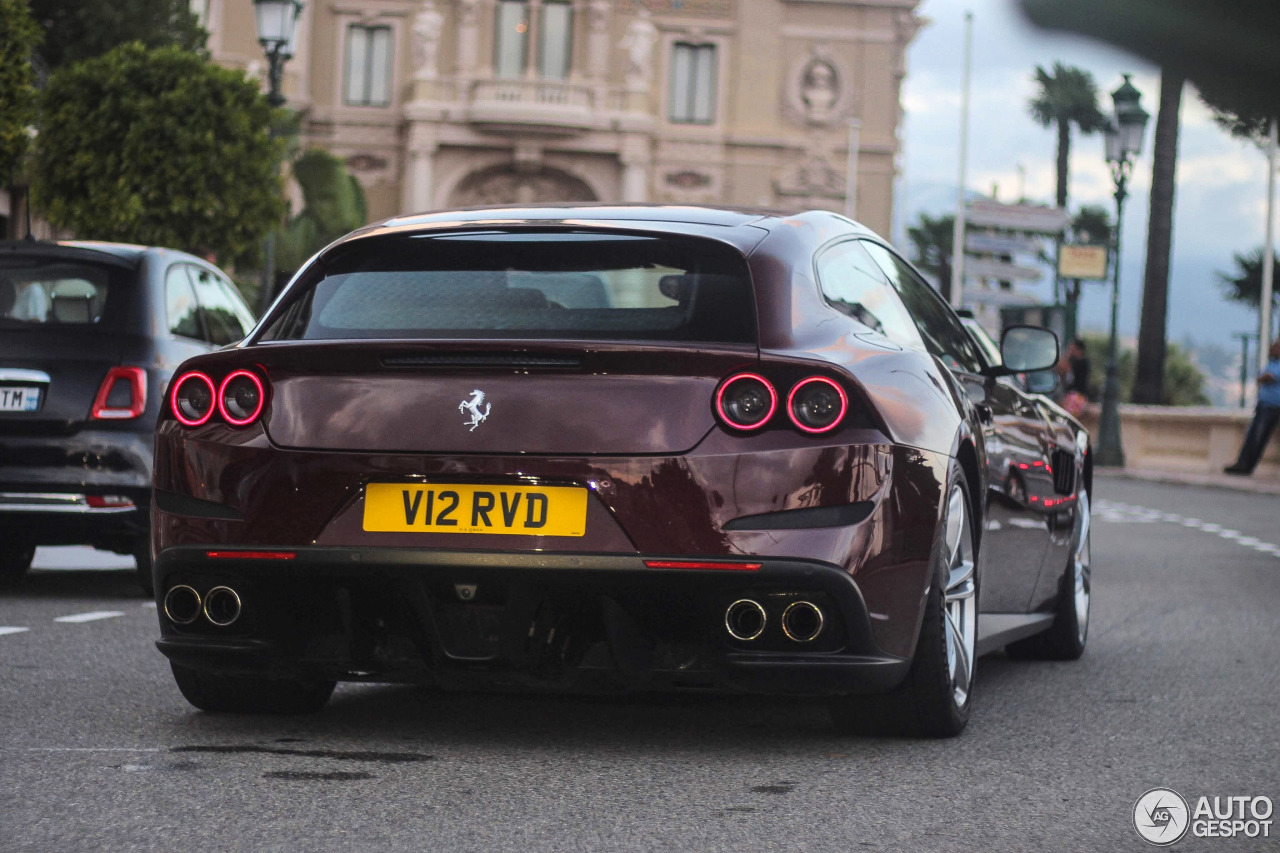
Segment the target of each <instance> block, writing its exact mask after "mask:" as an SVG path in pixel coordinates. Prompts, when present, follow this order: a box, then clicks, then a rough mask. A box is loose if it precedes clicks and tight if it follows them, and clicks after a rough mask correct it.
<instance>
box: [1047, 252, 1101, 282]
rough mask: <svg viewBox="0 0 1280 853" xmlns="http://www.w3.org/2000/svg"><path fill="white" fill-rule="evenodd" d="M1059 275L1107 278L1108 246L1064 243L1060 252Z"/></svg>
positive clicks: (1096, 278)
mask: <svg viewBox="0 0 1280 853" xmlns="http://www.w3.org/2000/svg"><path fill="white" fill-rule="evenodd" d="M1058 275H1060V276H1062V277H1063V278H1087V279H1094V280H1098V281H1105V280H1106V278H1107V247H1106V246H1079V245H1077V246H1073V245H1069V244H1063V246H1062V250H1061V251H1060V252H1059V254H1058Z"/></svg>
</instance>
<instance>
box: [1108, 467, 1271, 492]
mask: <svg viewBox="0 0 1280 853" xmlns="http://www.w3.org/2000/svg"><path fill="white" fill-rule="evenodd" d="M1094 473H1096V474H1098V475H1099V476H1103V477H1119V478H1121V479H1125V480H1141V481H1144V482H1148V483H1169V484H1173V485H1179V486H1202V487H1205V488H1210V489H1226V490H1228V491H1232V492H1249V493H1252V494H1256V495H1280V480H1271V479H1266V480H1259V479H1255V478H1254V477H1241V476H1233V475H1231V474H1184V473H1178V472H1172V471H1154V470H1150V469H1144V468H1097V469H1095V471H1094Z"/></svg>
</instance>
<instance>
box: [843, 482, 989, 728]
mask: <svg viewBox="0 0 1280 853" xmlns="http://www.w3.org/2000/svg"><path fill="white" fill-rule="evenodd" d="M946 494H947V504H946V511H945V515H944V517H943V521H942V524H941V525H939V527H940V529H939V537H938V542H937V543H935V545H934V560H933V564H934V570H935V575H934V580H933V582H932V583H930V585H929V592H928V594H927V596H926V598H925V608H924V619H923V620H922V622H921V625H920V637H919V639H918V640H917V641H916V651H915V655H914V656H913V657H912V660H911V668H910V670H908V672H907V676H906V678H905V679H903V682H902V683H901V684H900V685H898V687H896V688H895V689H894V690H892V691H891V692H889V693H885V694H882V695H878V696H839V697H836V698H834V699H833V700H831V703H830V712H831V719H832V722H833V723H834V724H835V727H836V729H837V730H839V731H841V732H843V733H847V734H876V735H900V736H908V737H931V738H943V737H954V736H955V735H958V734H960V732H962V731H963V730H964V727H965V726H966V725H967V724H968V722H969V709H970V707H971V706H972V704H973V674H974V668H975V666H974V665H975V664H976V662H977V659H976V645H977V636H978V577H977V573H976V571H975V567H976V565H977V561H976V555H977V550H976V547H975V545H976V537H975V536H974V529H975V528H974V516H973V512H972V509H971V505H970V502H969V488H968V482H967V480H966V478H965V476H964V472H963V471H961V470H960V468H959V466H955V467H954V468H953V470H952V473H951V477H950V485H949V486H948V488H947V492H946Z"/></svg>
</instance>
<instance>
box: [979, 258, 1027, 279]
mask: <svg viewBox="0 0 1280 853" xmlns="http://www.w3.org/2000/svg"><path fill="white" fill-rule="evenodd" d="M964 274H965V275H966V276H972V277H973V278H994V279H996V280H998V281H1039V280H1040V277H1041V276H1042V275H1043V271H1042V270H1041V269H1040V268H1039V267H1024V266H1019V265H1018V264H1011V263H1007V262H1005V261H994V260H990V259H988V258H965V261H964Z"/></svg>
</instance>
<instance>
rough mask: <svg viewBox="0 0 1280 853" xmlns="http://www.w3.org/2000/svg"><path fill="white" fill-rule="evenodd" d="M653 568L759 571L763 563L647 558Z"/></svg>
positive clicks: (647, 562) (647, 563)
mask: <svg viewBox="0 0 1280 853" xmlns="http://www.w3.org/2000/svg"><path fill="white" fill-rule="evenodd" d="M644 564H645V565H646V566H648V567H649V568H651V569H709V570H712V571H724V572H758V571H760V567H761V566H762V565H763V563H715V562H705V561H701V560H645V561H644Z"/></svg>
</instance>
